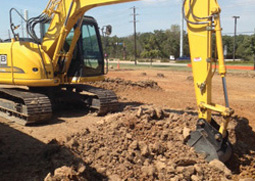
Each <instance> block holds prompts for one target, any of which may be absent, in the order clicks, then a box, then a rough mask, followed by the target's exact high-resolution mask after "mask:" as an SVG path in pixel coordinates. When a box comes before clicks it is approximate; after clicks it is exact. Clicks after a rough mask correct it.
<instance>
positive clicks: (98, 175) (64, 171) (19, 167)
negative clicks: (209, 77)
mask: <svg viewBox="0 0 255 181" xmlns="http://www.w3.org/2000/svg"><path fill="white" fill-rule="evenodd" d="M191 75H192V74H191V72H175V71H156V70H146V71H112V72H110V73H109V75H108V79H107V81H105V82H101V83H95V84H93V85H96V86H100V87H104V88H108V89H113V90H114V91H115V92H116V93H117V95H118V97H119V100H120V102H121V106H120V110H121V112H120V113H116V114H109V115H107V116H105V117H97V116H96V115H95V114H94V113H83V111H74V110H69V111H63V112H59V113H57V114H56V115H55V116H54V118H53V119H52V121H51V124H50V125H38V126H32V127H22V126H20V125H17V124H14V123H12V122H8V121H6V120H3V119H1V120H0V121H1V124H0V130H1V131H0V169H1V172H0V180H44V179H45V180H114V181H115V180H228V179H230V180H238V179H241V178H253V179H255V165H254V163H255V146H254V145H255V133H254V130H255V119H254V118H255V116H254V115H253V110H254V108H255V93H254V91H255V84H254V83H255V81H254V76H250V75H249V74H246V73H245V74H230V75H229V76H228V77H227V81H228V91H229V99H230V103H231V106H232V108H234V109H235V111H236V113H235V116H233V118H232V119H231V123H230V126H229V133H230V141H231V143H232V144H233V149H234V154H233V156H232V158H231V160H230V161H229V162H228V163H227V167H228V168H225V167H222V166H219V163H212V164H208V163H207V162H205V161H204V159H203V156H202V155H199V154H197V153H195V152H194V150H193V149H192V148H190V147H188V146H186V145H185V136H184V135H185V133H184V132H187V130H190V129H191V130H192V129H194V128H195V124H196V120H197V117H196V113H195V112H196V106H195V102H196V99H195V95H194V90H193V82H192V77H191ZM252 75H253V74H252ZM213 85H214V87H213V98H214V100H215V101H214V102H216V103H220V104H224V102H223V99H222V94H223V93H222V88H221V80H220V78H219V77H218V76H215V78H214V79H213ZM215 118H216V120H219V118H218V116H217V115H215ZM217 164H218V165H217ZM215 165H216V166H215ZM216 167H217V168H216ZM228 169H230V171H231V172H232V173H230V171H229V170H228Z"/></svg>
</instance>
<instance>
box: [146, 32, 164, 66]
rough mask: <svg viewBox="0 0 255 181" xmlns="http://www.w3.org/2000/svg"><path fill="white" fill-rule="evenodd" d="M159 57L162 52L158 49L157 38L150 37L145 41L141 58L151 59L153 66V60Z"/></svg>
mask: <svg viewBox="0 0 255 181" xmlns="http://www.w3.org/2000/svg"><path fill="white" fill-rule="evenodd" d="M159 55H160V51H159V49H158V47H157V43H156V39H155V36H154V35H150V37H149V38H148V39H147V40H146V41H145V45H144V51H143V52H142V53H141V56H142V57H145V58H150V60H151V65H152V59H153V58H156V57H158V56H159Z"/></svg>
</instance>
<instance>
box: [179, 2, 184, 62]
mask: <svg viewBox="0 0 255 181" xmlns="http://www.w3.org/2000/svg"><path fill="white" fill-rule="evenodd" d="M182 3H183V0H181V22H180V57H183V29H184V20H183V13H182Z"/></svg>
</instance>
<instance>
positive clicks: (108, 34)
mask: <svg viewBox="0 0 255 181" xmlns="http://www.w3.org/2000/svg"><path fill="white" fill-rule="evenodd" d="M105 34H106V35H107V36H110V35H111V34H112V26H111V25H107V26H106V30H105Z"/></svg>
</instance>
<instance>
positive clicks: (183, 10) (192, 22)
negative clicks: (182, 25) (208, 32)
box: [182, 0, 210, 25]
mask: <svg viewBox="0 0 255 181" xmlns="http://www.w3.org/2000/svg"><path fill="white" fill-rule="evenodd" d="M186 1H187V0H183V4H182V13H183V17H184V19H185V21H187V22H188V23H190V24H194V25H204V24H209V23H210V22H209V21H203V22H194V21H190V20H188V19H187V17H186V14H185V3H186ZM189 8H190V9H189V13H191V14H192V16H193V17H195V18H196V16H195V15H194V14H193V11H192V10H191V9H192V8H191V4H190V1H189ZM197 19H199V18H197ZM201 19H205V17H201Z"/></svg>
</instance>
